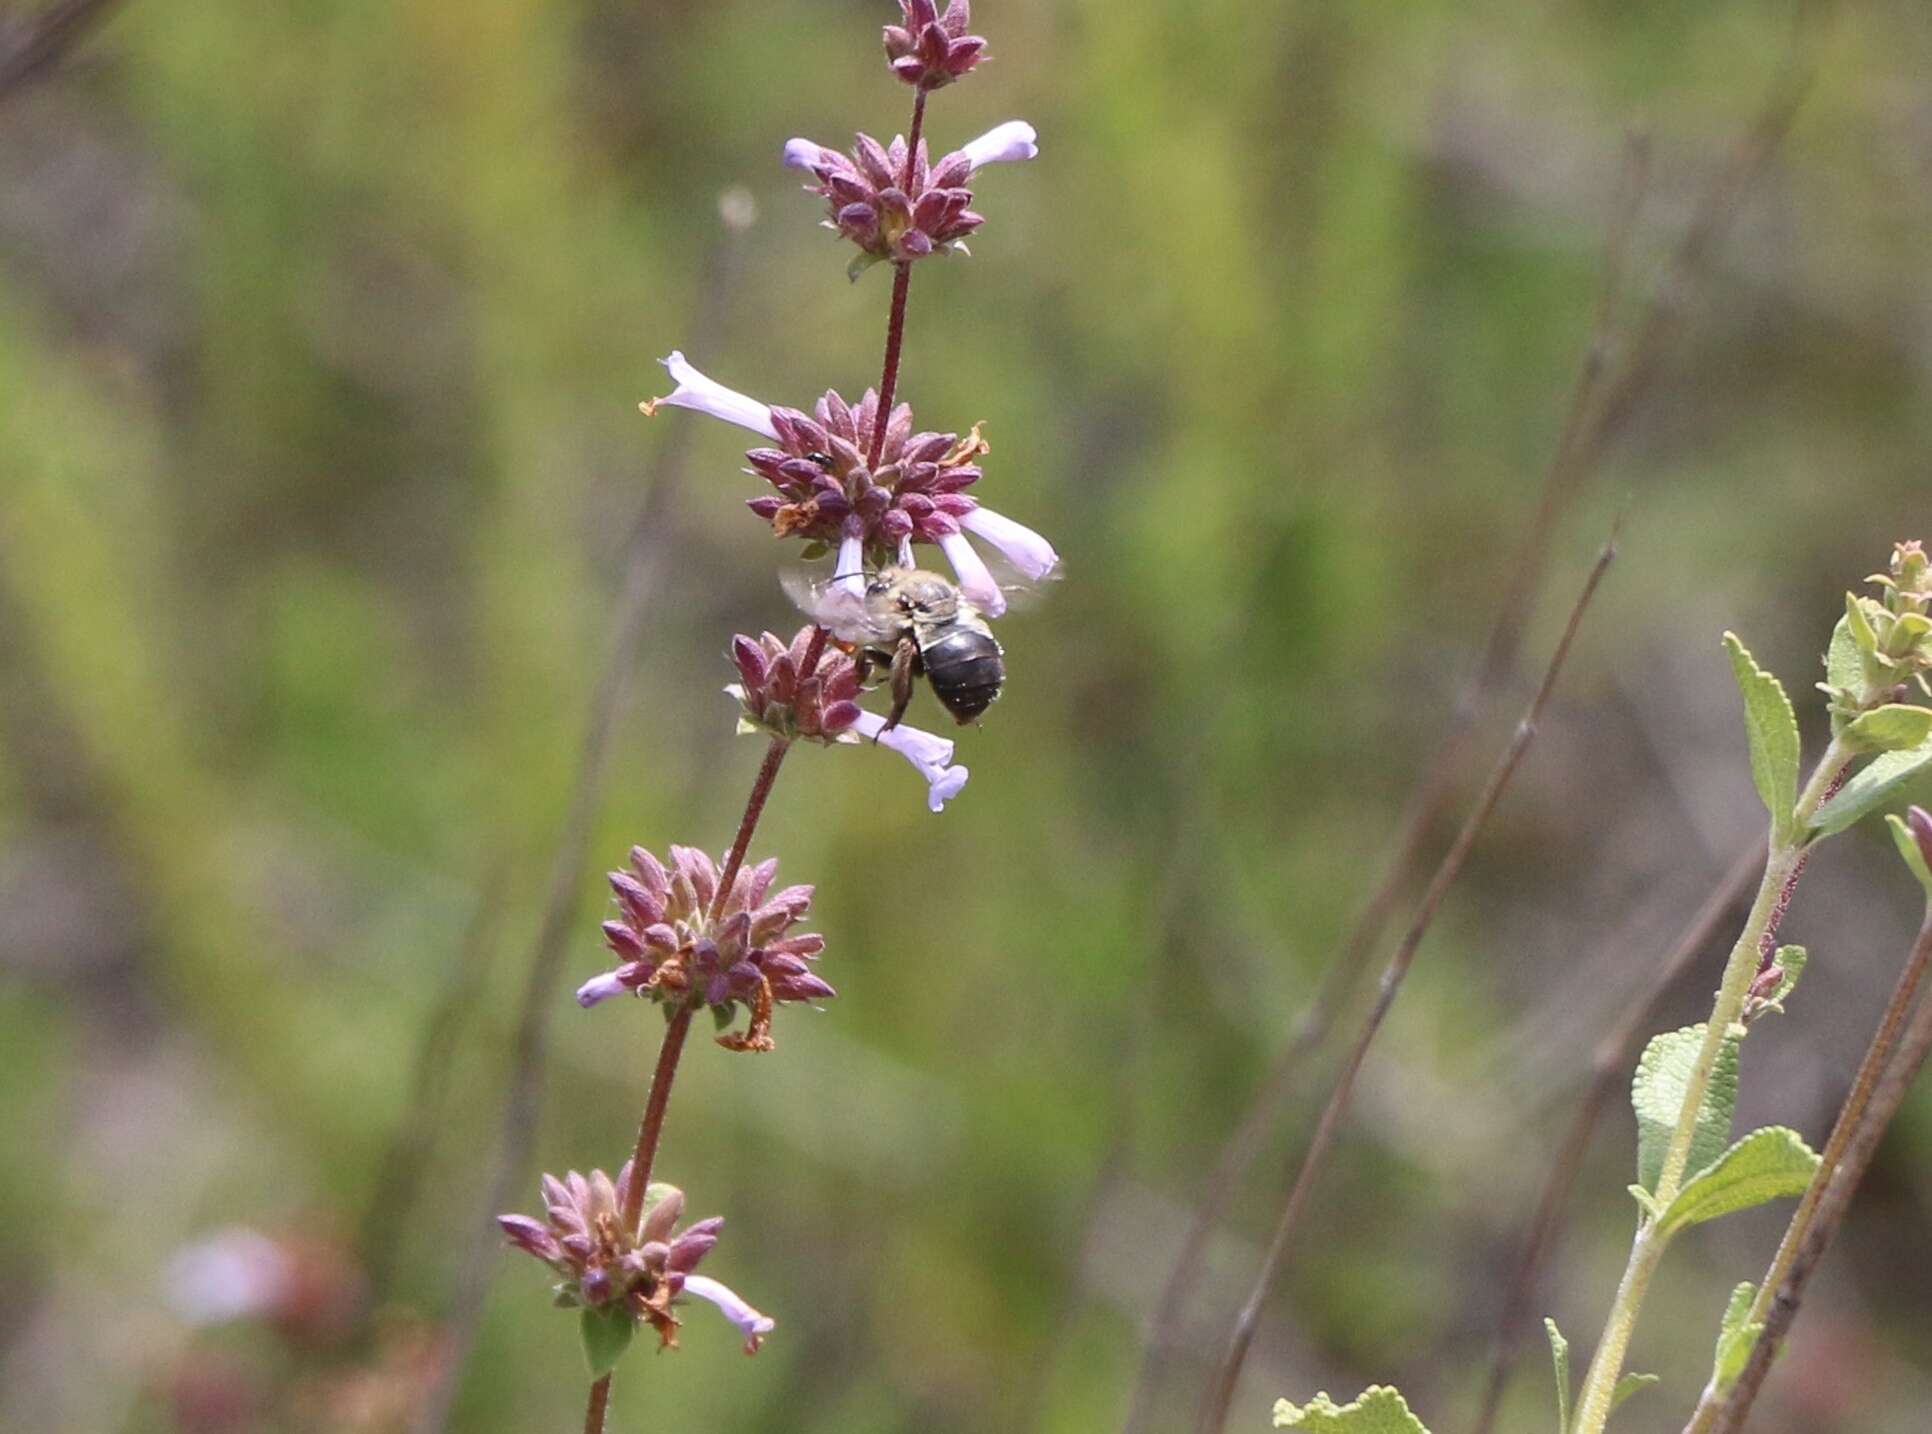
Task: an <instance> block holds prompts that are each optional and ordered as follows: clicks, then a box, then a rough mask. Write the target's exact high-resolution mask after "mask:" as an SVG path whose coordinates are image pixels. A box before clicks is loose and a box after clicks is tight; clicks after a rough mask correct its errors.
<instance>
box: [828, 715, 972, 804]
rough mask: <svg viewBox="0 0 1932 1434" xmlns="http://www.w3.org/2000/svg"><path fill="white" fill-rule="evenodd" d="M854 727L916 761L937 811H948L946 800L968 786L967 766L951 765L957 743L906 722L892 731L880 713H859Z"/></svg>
mask: <svg viewBox="0 0 1932 1434" xmlns="http://www.w3.org/2000/svg"><path fill="white" fill-rule="evenodd" d="M851 730H852V731H853V732H855V733H856V734H858V736H859V738H860V739H861V740H862V741H873V740H876V741H877V742H878V744H879V745H880V746H881V747H890V748H891V749H892V750H893V751H895V752H897V753H898V754H899V755H900V756H901V757H904V758H905V759H906V760H907V761H908V762H910V763H912V765H913V766H914V767H915V768H917V769H918V772H919V775H920V776H922V777H924V778H925V779H926V805H927V806H928V807H930V808H932V810H934V811H936V812H939V811H944V810H945V809H946V803H947V802H949V801H951V800H952V799H953V798H954V797H956V796H958V795H959V793H960V790H961V788H963V787H964V786H965V785H966V778H967V775H968V773H967V770H966V768H964V767H954V766H948V765H947V764H948V763H950V762H951V761H952V759H953V744H952V743H951V742H950V741H948V740H947V739H946V738H944V737H936V736H934V735H933V734H932V733H931V732H927V731H923V730H921V729H920V728H918V727H908V726H905V725H904V724H903V723H901V724H900V725H899V726H897V727H894V728H893V729H892V730H891V731H889V732H888V731H887V730H886V729H885V718H883V717H881V716H880V715H879V714H878V713H877V712H861V713H859V719H858V721H856V722H854V723H853V724H852V728H851Z"/></svg>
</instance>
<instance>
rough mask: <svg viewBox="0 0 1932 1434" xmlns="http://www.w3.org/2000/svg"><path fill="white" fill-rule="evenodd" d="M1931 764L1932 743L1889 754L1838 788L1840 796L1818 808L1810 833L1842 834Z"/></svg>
mask: <svg viewBox="0 0 1932 1434" xmlns="http://www.w3.org/2000/svg"><path fill="white" fill-rule="evenodd" d="M1928 765H1932V742H1926V743H1923V744H1921V745H1920V746H1917V747H1912V748H1909V749H1907V750H1906V751H1903V752H1886V753H1884V754H1883V755H1882V756H1878V757H1875V758H1873V759H1872V761H1871V763H1870V765H1868V766H1867V767H1866V768H1865V769H1864V770H1863V771H1861V772H1859V773H1858V774H1857V775H1855V776H1854V777H1853V778H1852V779H1851V780H1850V781H1849V782H1847V783H1845V785H1844V786H1842V787H1840V788H1839V789H1838V795H1837V796H1835V797H1833V798H1832V799H1831V800H1830V801H1828V802H1826V803H1825V804H1824V805H1823V806H1821V807H1819V808H1818V811H1817V814H1816V815H1814V816H1813V817H1812V819H1811V830H1812V831H1813V832H1815V833H1816V834H1817V835H1819V836H1831V835H1832V834H1833V833H1835V832H1841V831H1843V830H1844V829H1845V828H1846V827H1848V826H1850V825H1851V824H1852V823H1853V822H1855V821H1857V820H1858V819H1859V818H1860V817H1862V816H1864V815H1866V814H1867V813H1868V812H1875V811H1877V810H1878V809H1879V808H1880V807H1882V806H1885V805H1886V804H1887V803H1888V802H1890V801H1892V800H1893V799H1894V798H1895V797H1897V796H1898V794H1899V789H1900V788H1902V787H1904V786H1905V784H1906V783H1908V782H1910V781H1911V780H1912V779H1913V778H1914V777H1916V776H1918V775H1919V773H1920V772H1922V771H1924V770H1925V769H1926V767H1927V766H1928Z"/></svg>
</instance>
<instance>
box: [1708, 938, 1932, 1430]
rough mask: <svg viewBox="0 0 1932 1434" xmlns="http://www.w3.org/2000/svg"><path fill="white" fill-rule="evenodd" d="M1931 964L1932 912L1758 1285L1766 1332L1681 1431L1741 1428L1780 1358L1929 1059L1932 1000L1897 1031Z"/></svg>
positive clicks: (1756, 1317)
mask: <svg viewBox="0 0 1932 1434" xmlns="http://www.w3.org/2000/svg"><path fill="white" fill-rule="evenodd" d="M1928 963H1932V912H1928V914H1927V918H1926V921H1925V923H1924V924H1923V925H1922V926H1921V927H1920V928H1919V934H1918V939H1917V940H1915V941H1914V942H1913V943H1912V952H1911V955H1910V956H1908V957H1907V958H1906V962H1905V966H1904V969H1903V970H1901V971H1900V972H1899V977H1898V981H1897V983H1896V984H1895V985H1894V986H1893V988H1892V995H1891V999H1890V1000H1888V1001H1887V1002H1886V1004H1885V1014H1884V1015H1883V1016H1882V1017H1881V1018H1880V1020H1879V1024H1878V1030H1877V1031H1876V1032H1875V1033H1874V1034H1873V1036H1872V1042H1871V1044H1870V1045H1869V1046H1868V1047H1867V1048H1866V1050H1865V1058H1864V1059H1863V1060H1862V1061H1861V1062H1860V1063H1859V1067H1858V1074H1857V1076H1856V1077H1855V1078H1854V1079H1853V1081H1852V1088H1851V1090H1850V1092H1849V1093H1848V1094H1847V1095H1846V1097H1845V1103H1844V1105H1843V1106H1842V1107H1840V1109H1839V1112H1838V1119H1837V1120H1836V1122H1834V1123H1833V1125H1832V1129H1831V1135H1830V1137H1829V1138H1828V1139H1827V1140H1826V1142H1825V1148H1824V1151H1823V1153H1822V1154H1821V1156H1820V1158H1819V1163H1818V1173H1817V1174H1816V1175H1815V1176H1814V1177H1813V1178H1812V1182H1811V1185H1810V1188H1809V1189H1807V1190H1806V1191H1805V1194H1804V1198H1803V1199H1802V1200H1801V1201H1800V1202H1799V1205H1798V1209H1797V1211H1796V1212H1795V1213H1794V1214H1793V1215H1792V1217H1791V1223H1790V1225H1789V1226H1788V1227H1787V1228H1786V1230H1785V1234H1784V1239H1783V1240H1782V1241H1780V1242H1779V1245H1778V1252H1777V1255H1776V1256H1775V1257H1774V1258H1773V1259H1772V1261H1771V1267H1770V1269H1769V1270H1768V1271H1767V1272H1766V1273H1765V1277H1764V1280H1763V1282H1762V1283H1761V1284H1760V1285H1759V1287H1758V1293H1757V1298H1756V1300H1755V1301H1754V1302H1753V1304H1752V1306H1751V1311H1750V1314H1749V1315H1748V1316H1747V1319H1748V1320H1750V1321H1753V1322H1755V1321H1760V1320H1761V1321H1763V1323H1764V1331H1763V1333H1762V1334H1760V1335H1759V1336H1758V1341H1757V1344H1756V1345H1755V1346H1754V1347H1753V1349H1752V1351H1751V1357H1750V1359H1749V1360H1748V1361H1747V1362H1746V1364H1745V1366H1744V1369H1743V1371H1742V1372H1741V1373H1740V1374H1739V1376H1738V1381H1737V1384H1736V1386H1735V1387H1734V1388H1733V1389H1732V1390H1731V1392H1730V1395H1729V1397H1728V1398H1725V1397H1721V1396H1714V1395H1713V1393H1712V1392H1711V1391H1710V1390H1706V1392H1705V1397H1704V1398H1703V1399H1701V1400H1699V1401H1698V1406H1697V1410H1696V1412H1695V1413H1694V1414H1693V1415H1692V1416H1691V1421H1690V1423H1689V1424H1687V1425H1686V1426H1685V1428H1684V1434H1734V1431H1736V1430H1738V1429H1740V1428H1742V1427H1743V1424H1744V1420H1745V1418H1746V1416H1747V1415H1749V1413H1750V1411H1751V1405H1752V1403H1753V1402H1754V1401H1755V1400H1756V1399H1757V1395H1758V1390H1759V1389H1760V1388H1761V1387H1762V1385H1763V1383H1764V1376H1765V1373H1766V1371H1768V1370H1769V1369H1770V1367H1771V1361H1772V1360H1774V1359H1775V1358H1777V1353H1778V1345H1779V1344H1781V1343H1782V1342H1783V1340H1784V1337H1785V1335H1786V1334H1787V1333H1788V1332H1789V1330H1790V1328H1791V1322H1792V1321H1793V1320H1794V1319H1795V1318H1796V1317H1797V1314H1798V1306H1799V1305H1800V1304H1801V1303H1802V1302H1803V1299H1804V1293H1805V1287H1806V1285H1808V1284H1809V1283H1810V1281H1811V1276H1812V1272H1813V1271H1814V1270H1816V1268H1817V1266H1818V1262H1819V1260H1820V1259H1822V1258H1823V1256H1824V1253H1825V1250H1826V1248H1827V1247H1828V1246H1829V1245H1830V1244H1831V1240H1832V1237H1833V1236H1834V1235H1835V1234H1836V1233H1837V1231H1838V1226H1839V1225H1841V1224H1843V1223H1844V1218H1845V1212H1846V1211H1847V1210H1848V1209H1849V1208H1850V1206H1851V1200H1852V1196H1853V1194H1854V1193H1855V1192H1856V1191H1857V1189H1858V1184H1859V1182H1860V1181H1861V1180H1863V1179H1864V1178H1865V1171H1866V1169H1867V1168H1868V1167H1869V1166H1870V1165H1871V1162H1872V1156H1873V1155H1874V1154H1875V1153H1876V1152H1877V1150H1878V1144H1879V1141H1880V1139H1881V1138H1883V1136H1884V1134H1885V1130H1886V1127H1887V1126H1889V1125H1890V1124H1891V1121H1892V1117H1893V1116H1895V1115H1896V1114H1897V1113H1898V1108H1899V1106H1900V1104H1901V1103H1903V1101H1904V1099H1905V1093H1906V1091H1907V1090H1908V1089H1910V1087H1911V1084H1912V1081H1913V1080H1914V1079H1915V1078H1916V1077H1917V1075H1918V1073H1919V1068H1920V1067H1921V1066H1923V1065H1924V1064H1925V1058H1926V1053H1927V1051H1928V1050H1932V1001H1925V1002H1919V1003H1918V1007H1917V1013H1916V1015H1915V1016H1914V1017H1913V1020H1912V1025H1911V1029H1910V1031H1909V1032H1908V1033H1907V1034H1906V1037H1905V1040H1904V1043H1903V1044H1902V1045H1900V1044H1898V1035H1899V1031H1900V1029H1901V1027H1903V1026H1904V1025H1905V1020H1906V1016H1907V1014H1908V1013H1910V1012H1911V1011H1912V1010H1913V1005H1914V1002H1915V1001H1917V998H1918V991H1919V987H1920V985H1921V984H1922V983H1923V981H1924V978H1925V971H1926V966H1927V964H1928ZM1895 1048H1896V1054H1895Z"/></svg>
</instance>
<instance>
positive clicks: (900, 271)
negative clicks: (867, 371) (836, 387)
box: [866, 259, 912, 468]
mask: <svg viewBox="0 0 1932 1434" xmlns="http://www.w3.org/2000/svg"><path fill="white" fill-rule="evenodd" d="M911 287H912V265H910V264H908V263H907V262H906V261H905V260H903V259H901V260H900V261H899V262H898V263H896V264H894V265H893V266H892V312H891V314H890V315H888V316H887V318H886V347H885V368H884V370H883V371H882V372H881V373H880V375H879V412H878V416H877V417H876V418H874V419H873V420H872V451H871V452H870V453H868V454H867V455H866V466H867V467H868V468H877V467H878V466H879V455H880V454H881V453H883V452H885V435H886V424H887V423H888V421H890V419H891V417H892V399H893V394H894V391H895V390H896V389H897V388H898V387H899V346H900V344H902V343H904V342H905V337H906V293H907V291H908V290H909V289H911Z"/></svg>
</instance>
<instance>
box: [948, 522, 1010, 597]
mask: <svg viewBox="0 0 1932 1434" xmlns="http://www.w3.org/2000/svg"><path fill="white" fill-rule="evenodd" d="M967 516H968V517H971V516H972V515H971V514H968V515H967ZM939 551H940V552H942V553H944V554H945V555H946V561H947V562H949V563H951V564H952V565H953V572H954V573H956V574H958V576H959V590H960V592H961V593H963V594H964V595H965V597H966V600H967V601H968V602H970V603H971V604H972V605H973V606H974V607H976V608H978V609H979V610H980V611H981V612H983V613H985V614H986V615H987V616H988V617H998V616H999V615H1000V614H1001V613H1003V612H1005V611H1006V594H1005V593H1003V592H1001V591H1000V585H999V584H998V583H997V582H996V581H994V579H993V574H992V572H991V571H990V570H989V569H988V568H987V566H986V561H985V559H983V558H981V557H980V555H979V554H978V553H977V552H976V551H975V550H974V548H973V545H972V544H971V543H969V542H967V541H966V535H965V534H964V533H961V532H958V531H957V530H955V531H953V532H950V533H945V534H942V535H941V537H940V539H939Z"/></svg>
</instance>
